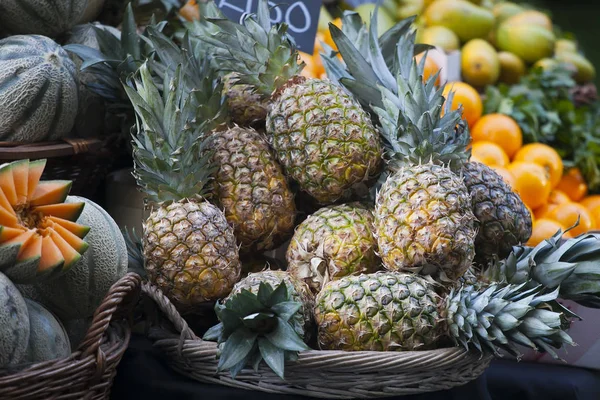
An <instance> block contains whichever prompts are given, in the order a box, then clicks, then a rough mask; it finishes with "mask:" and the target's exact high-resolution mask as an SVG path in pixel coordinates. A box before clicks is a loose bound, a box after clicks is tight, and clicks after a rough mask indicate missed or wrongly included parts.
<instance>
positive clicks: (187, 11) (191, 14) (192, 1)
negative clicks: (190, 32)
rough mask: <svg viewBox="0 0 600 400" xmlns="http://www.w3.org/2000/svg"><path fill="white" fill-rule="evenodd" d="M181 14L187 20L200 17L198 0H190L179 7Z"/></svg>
mask: <svg viewBox="0 0 600 400" xmlns="http://www.w3.org/2000/svg"><path fill="white" fill-rule="evenodd" d="M179 14H180V15H181V16H182V17H183V18H184V19H185V20H187V21H193V20H196V19H200V9H199V8H198V3H196V0H189V1H188V2H187V3H185V5H184V6H183V7H181V8H180V9H179Z"/></svg>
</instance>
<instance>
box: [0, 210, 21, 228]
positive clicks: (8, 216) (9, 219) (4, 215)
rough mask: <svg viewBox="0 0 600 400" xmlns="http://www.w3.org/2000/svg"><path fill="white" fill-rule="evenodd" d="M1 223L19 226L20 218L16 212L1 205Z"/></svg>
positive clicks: (12, 226)
mask: <svg viewBox="0 0 600 400" xmlns="http://www.w3.org/2000/svg"><path fill="white" fill-rule="evenodd" d="M0 225H2V226H8V227H11V228H16V227H18V226H19V220H18V219H17V216H16V215H15V214H14V213H10V212H9V211H6V210H5V209H4V208H2V207H0Z"/></svg>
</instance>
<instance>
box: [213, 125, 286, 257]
mask: <svg viewBox="0 0 600 400" xmlns="http://www.w3.org/2000/svg"><path fill="white" fill-rule="evenodd" d="M213 139H214V140H213V146H214V149H215V150H216V151H215V153H214V162H215V164H216V165H218V166H219V169H218V171H217V174H216V181H215V186H216V188H215V191H216V194H217V196H216V198H217V199H218V202H219V204H220V205H221V207H222V208H223V210H224V212H225V216H226V217H227V221H228V222H229V224H230V225H232V226H233V228H234V230H235V234H236V238H237V240H238V242H239V244H240V245H241V249H240V251H241V252H242V253H244V254H247V253H257V252H264V251H268V250H272V249H274V248H276V247H278V246H279V245H280V244H281V243H283V242H284V241H285V240H287V239H288V238H289V236H291V235H292V232H293V230H294V221H295V217H296V206H295V204H294V196H293V194H292V192H291V190H290V188H289V186H288V184H287V181H286V179H285V176H284V175H283V172H282V170H281V166H280V165H279V164H278V163H277V161H275V159H274V157H273V155H272V154H271V151H270V149H269V146H268V144H267V142H266V141H265V140H264V139H263V138H262V136H261V135H260V134H259V133H258V132H256V131H255V130H253V129H251V128H240V127H233V128H229V129H227V130H220V131H217V132H215V133H214V138H213Z"/></svg>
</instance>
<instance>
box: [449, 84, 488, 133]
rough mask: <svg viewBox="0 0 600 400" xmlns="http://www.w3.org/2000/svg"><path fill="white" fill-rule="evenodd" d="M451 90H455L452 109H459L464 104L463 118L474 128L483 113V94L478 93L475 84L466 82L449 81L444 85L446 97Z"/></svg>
mask: <svg viewBox="0 0 600 400" xmlns="http://www.w3.org/2000/svg"><path fill="white" fill-rule="evenodd" d="M450 91H453V92H454V98H453V99H452V109H453V110H457V109H458V108H459V107H460V106H462V107H463V118H464V119H465V120H466V121H467V123H468V124H469V127H470V128H472V127H473V126H474V125H475V123H476V122H477V120H478V119H479V118H481V114H482V113H483V103H482V101H481V96H479V93H477V90H475V88H474V87H473V86H471V85H469V84H468V83H464V82H449V83H448V84H447V85H446V86H445V87H444V97H445V98H448V94H449V93H450ZM442 113H443V110H442Z"/></svg>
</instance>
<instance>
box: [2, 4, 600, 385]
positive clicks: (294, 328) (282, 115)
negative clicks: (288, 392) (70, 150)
mask: <svg viewBox="0 0 600 400" xmlns="http://www.w3.org/2000/svg"><path fill="white" fill-rule="evenodd" d="M117 3H118V2H115V1H106V2H105V1H90V2H77V1H72V0H71V1H67V0H60V1H57V2H56V4H55V5H54V6H52V7H50V6H48V7H46V6H40V5H37V4H36V2H35V1H32V0H26V1H23V2H15V1H14V0H8V1H3V0H0V35H2V36H0V38H1V39H0V121H3V123H2V124H1V125H0V139H2V140H3V142H2V143H4V144H5V145H6V146H7V147H10V146H15V145H22V144H29V145H46V144H48V143H51V144H54V143H56V142H61V141H67V142H68V141H70V140H73V139H75V138H79V139H80V138H95V137H97V136H100V137H103V138H104V139H106V137H108V136H109V134H108V133H107V132H108V131H110V137H111V138H113V139H114V138H116V139H114V140H116V141H117V143H120V145H118V146H117V147H118V150H117V148H116V147H113V149H115V153H114V156H115V158H117V157H118V158H123V159H124V160H123V161H124V162H125V163H129V164H127V165H129V166H130V167H131V171H132V175H133V179H134V180H135V186H136V188H137V189H138V190H139V191H140V192H141V193H143V196H144V204H139V207H140V208H143V209H144V213H145V214H144V215H145V217H144V220H143V221H140V222H141V227H142V231H141V232H136V231H135V230H131V229H123V227H122V226H119V224H118V222H117V221H115V219H114V218H113V216H114V215H113V216H111V215H110V214H111V213H109V212H108V211H107V209H104V208H103V206H102V204H100V203H102V202H101V201H97V199H90V198H87V197H84V196H81V194H80V193H71V191H72V188H73V182H72V180H70V179H46V178H45V176H46V175H45V174H47V173H48V170H47V169H46V172H45V168H46V167H47V163H48V160H46V159H44V158H39V159H38V158H36V159H33V158H30V157H22V159H14V160H13V161H10V162H6V163H5V164H3V165H1V166H0V305H1V306H2V307H0V390H2V379H3V377H4V376H7V374H9V373H18V371H19V370H24V369H25V368H30V367H31V365H33V364H35V363H38V362H42V361H49V360H59V359H66V358H68V357H69V355H70V354H71V353H72V352H75V351H78V350H77V349H78V348H79V346H80V344H81V343H84V344H86V345H90V344H91V345H94V344H93V343H91V341H90V340H88V341H84V342H82V341H83V338H84V337H88V338H89V336H90V335H92V334H93V331H94V329H97V326H96V325H94V326H93V327H92V319H94V320H95V321H96V320H97V319H98V318H100V317H99V315H102V314H103V313H105V312H107V311H106V308H105V307H104V306H102V307H104V308H102V307H101V304H102V302H103V300H104V301H106V300H105V296H106V295H107V294H108V293H109V292H110V293H112V291H113V288H114V285H115V284H116V283H118V282H120V281H121V279H122V278H123V277H125V276H126V274H127V273H128V272H134V273H135V276H136V277H137V278H136V279H140V276H141V277H142V278H143V279H144V280H145V281H146V284H145V285H144V287H143V291H144V293H145V295H146V297H148V296H149V297H150V299H154V300H156V299H162V298H163V297H161V296H164V299H165V300H164V301H162V302H159V301H157V303H160V304H158V309H160V310H162V311H163V314H167V315H166V318H167V319H170V320H171V322H173V324H163V323H162V322H164V321H163V320H161V318H163V319H164V318H165V315H163V316H162V317H161V316H160V315H159V314H160V313H154V312H152V310H154V309H152V308H151V307H150V306H149V303H147V301H148V298H144V300H143V301H142V302H141V303H140V305H141V306H140V307H136V308H135V321H136V322H140V321H146V322H147V323H148V324H157V326H154V327H153V328H156V331H158V330H160V329H170V328H165V326H169V327H170V326H171V325H173V327H174V329H176V330H178V332H177V333H176V334H171V335H170V336H172V337H177V338H178V340H180V342H178V343H179V346H180V348H179V350H181V349H183V348H186V347H185V346H184V342H183V341H184V340H189V341H192V340H193V341H194V342H196V343H204V342H207V343H208V342H212V343H213V344H214V345H215V346H217V347H218V352H217V353H216V357H215V360H212V361H216V362H218V366H217V368H216V371H215V372H214V374H213V375H211V376H210V377H209V378H210V379H214V380H215V381H218V380H217V377H216V376H217V374H221V373H222V372H223V371H227V372H228V373H229V374H230V376H231V378H233V379H234V380H237V379H240V380H244V379H251V380H252V379H254V380H255V381H258V382H260V381H261V380H262V379H266V378H265V377H266V376H269V374H271V373H273V374H274V375H273V377H274V378H277V379H278V380H279V381H281V382H284V383H285V382H286V379H288V377H289V376H290V375H291V376H292V377H293V375H294V373H297V372H298V370H297V369H296V370H295V369H294V368H293V367H294V366H301V365H302V363H303V362H306V360H305V359H303V357H302V354H303V352H312V353H314V352H317V353H318V354H322V356H320V357H321V358H322V360H321V362H326V361H327V359H328V357H334V355H337V356H339V354H340V353H341V354H348V353H351V352H356V355H357V358H356V360H361V359H362V360H363V361H364V362H367V361H368V360H369V359H370V358H373V359H375V358H376V355H381V354H392V353H399V352H414V357H417V358H418V357H419V354H426V353H427V352H435V351H440V350H443V349H455V350H457V351H460V352H461V354H463V355H476V356H477V360H478V361H476V362H477V363H478V364H474V365H473V368H472V371H470V373H471V374H473V376H471V375H469V378H468V379H474V377H476V376H477V374H480V373H481V371H482V370H483V369H485V367H486V365H487V364H486V363H488V362H489V359H490V358H491V357H494V356H497V357H500V356H504V355H510V356H513V357H516V358H519V357H521V355H522V353H523V352H524V351H525V350H531V351H536V352H543V353H547V354H550V355H551V356H552V357H554V358H556V359H559V358H560V352H561V351H562V350H564V349H568V348H569V347H571V346H575V345H576V343H575V340H574V339H573V338H572V337H571V336H570V334H569V329H570V325H571V323H572V321H575V320H577V319H578V318H579V317H578V315H576V314H575V313H574V312H572V311H570V310H569V308H568V307H567V306H565V305H563V301H564V300H568V301H573V302H576V303H578V304H579V305H582V306H585V307H590V308H600V300H599V298H600V297H599V296H600V279H599V277H600V234H599V233H598V232H597V230H598V229H600V167H599V163H600V151H599V150H598V146H597V145H596V142H597V140H598V139H597V138H598V136H599V135H600V130H598V127H599V126H600V123H599V122H598V121H600V119H599V116H600V107H598V102H597V99H596V91H595V86H594V84H593V80H594V79H595V69H594V66H593V65H592V63H591V62H590V61H589V60H588V59H587V58H585V56H584V55H583V54H582V53H581V52H580V51H579V47H578V43H577V42H576V41H575V40H573V39H572V38H567V37H566V36H564V35H563V34H562V33H561V32H560V30H558V29H557V28H556V27H555V26H554V24H553V21H552V20H551V18H550V17H549V16H548V15H546V14H545V13H544V12H542V11H540V10H536V9H534V8H532V7H529V6H525V5H522V4H517V3H512V2H500V1H492V0H483V1H466V0H433V1H399V0H385V1H382V2H381V4H380V5H379V6H376V5H375V4H372V3H366V4H361V5H358V6H357V7H355V8H352V7H350V6H349V5H348V4H347V3H346V2H336V4H335V5H331V4H328V5H327V7H326V6H325V5H324V6H322V7H321V14H320V15H321V18H320V20H319V24H318V32H317V36H316V41H315V52H314V54H307V53H303V52H301V51H300V50H299V49H298V48H297V46H296V44H295V41H294V40H293V37H292V36H291V34H290V31H289V29H288V28H289V26H288V25H287V24H286V23H285V22H284V23H273V21H272V20H271V17H270V10H269V2H268V1H267V0H260V1H258V4H257V5H256V7H255V9H254V10H253V12H252V13H250V14H249V15H247V16H246V17H245V18H243V19H241V20H240V21H234V20H231V19H229V18H228V17H227V16H226V15H225V14H224V13H223V11H222V9H220V8H219V7H218V5H217V2H214V1H212V0H209V1H198V2H196V1H195V0H190V1H188V2H181V4H176V2H171V1H155V2H149V3H150V4H146V5H140V4H134V3H129V4H127V5H126V6H125V5H120V4H117ZM34 7H38V8H39V9H38V11H37V12H35V13H31V12H29V10H31V9H32V8H34ZM148 10H150V11H148ZM311 40H312V39H311ZM310 43H312V41H311V42H309V44H310ZM105 136H106V137H105ZM65 178H66V177H65ZM106 195H107V196H111V193H106ZM113 214H114V213H113ZM132 275H133V274H132ZM138 275H140V276H138ZM99 307H101V308H99ZM115 307H116V306H115ZM165 310H168V312H165ZM154 311H155V310H154ZM111 312H115V310H114V309H113V310H112V311H111ZM132 312H133V311H132ZM157 321H158V322H157ZM211 321H218V322H217V323H216V324H212V322H211ZM109 323H110V320H109V321H108V322H106V324H105V327H104V329H106V327H108V326H109ZM583 323H591V322H590V321H584V322H583ZM188 324H189V326H193V327H194V329H195V328H196V327H200V326H201V327H203V328H204V330H203V331H197V332H194V334H189V333H188V329H189V328H188ZM207 324H210V325H209V326H206V325H207ZM159 328H160V329H159ZM150 331H152V329H150V330H148V332H150ZM156 331H153V332H152V333H150V334H149V336H150V337H151V338H152V340H156V341H157V342H158V341H160V340H162V339H164V336H165V335H162V336H161V335H159V334H157V333H156ZM171 333H173V332H171ZM153 335H154V336H153ZM124 336H127V335H124ZM156 337H159V339H156ZM103 340H105V341H106V340H108V339H103ZM124 340H125V339H124ZM126 340H128V338H127V339H126ZM100 341H101V340H99V341H98V343H99V342H100ZM102 343H104V342H102ZM163 344H164V343H163ZM98 346H100V344H98ZM159 347H160V346H159ZM187 349H188V353H187V354H184V352H181V351H178V352H177V354H176V355H173V354H168V355H167V358H168V357H180V358H181V359H185V357H196V356H197V358H196V359H194V360H193V361H192V362H188V361H189V359H187V360H186V361H184V362H183V364H185V365H186V368H193V365H194V363H198V362H201V356H200V355H198V354H196V353H194V352H193V351H189V347H187ZM206 349H209V347H206ZM207 352H208V350H207ZM203 354H205V353H203ZM411 354H413V353H411ZM440 354H441V353H440ZM365 360H366V361H365ZM377 360H381V359H380V358H377ZM117 362H118V361H117ZM378 362H380V361H378ZM448 362H450V361H448ZM452 362H454V361H452ZM456 362H458V361H456ZM474 362H475V361H474ZM265 365H266V366H267V367H268V369H269V370H268V373H266V372H265V370H264V369H260V368H264V366H265ZM320 365H321V364H320ZM290 366H292V368H290ZM178 370H179V369H178ZM183 370H185V368H183ZM259 370H260V371H261V372H259ZM3 371H4V372H3ZM6 371H8V372H6ZM207 371H208V372H207ZM180 372H181V371H180ZM341 372H344V371H341ZM182 373H183V372H182ZM346 373H347V374H348V378H347V379H348V380H351V379H352V378H351V375H352V374H351V373H349V372H346ZM398 373H399V374H404V373H406V374H408V373H409V372H406V371H404V372H402V371H400V372H398ZM198 374H200V375H202V374H207V376H208V375H210V374H211V373H210V368H207V369H202V371H200V372H198ZM253 374H254V375H253ZM111 379H112V378H111ZM219 379H220V378H219ZM228 379H229V377H228ZM292 379H293V378H292ZM315 379H319V378H317V376H316V375H315ZM323 379H325V378H323ZM200 380H201V379H200ZM232 382H233V381H232ZM304 384H307V385H308V384H309V383H306V382H305V383H304ZM265 385H266V384H265ZM290 385H292V384H290ZM294 385H298V382H295V383H294ZM108 386H110V385H108ZM251 387H253V386H248V388H251ZM274 388H275V386H273V387H272V389H273V390H274V391H275V393H280V392H281V393H282V392H285V391H278V390H279V389H280V386H278V387H277V388H278V389H277V390H275V389H274ZM261 390H265V389H261ZM377 390H378V389H373V393H370V394H373V396H375V395H377V396H379V395H380V394H379V393H380V392H378V391H377ZM427 390H431V389H427ZM0 393H1V392H0ZM315 393H318V391H317V392H315ZM407 393H408V392H407Z"/></svg>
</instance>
